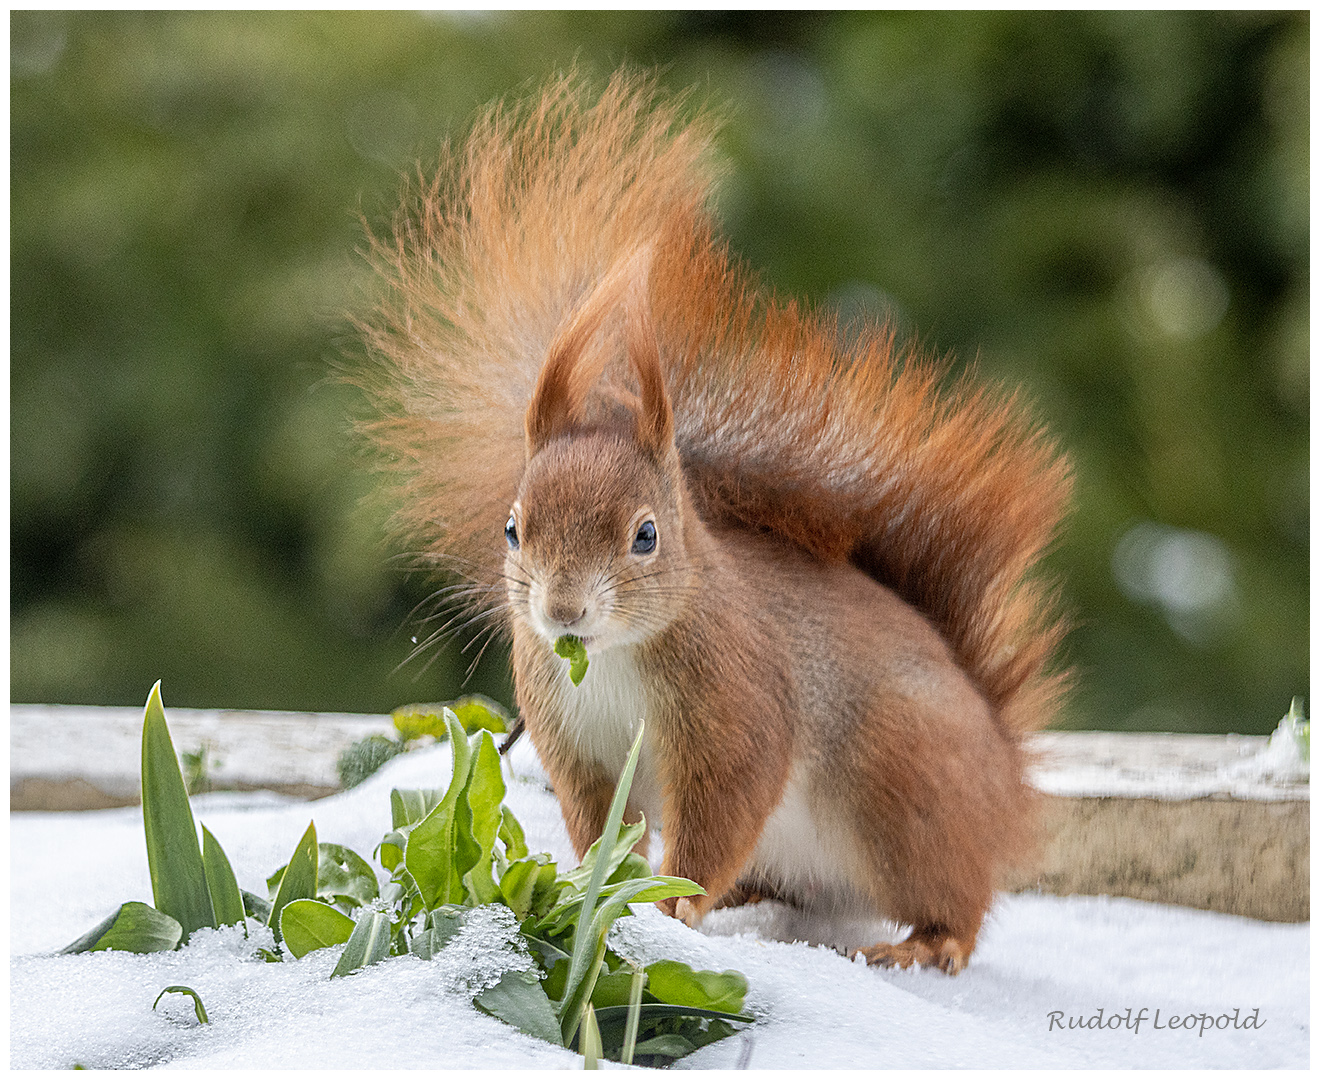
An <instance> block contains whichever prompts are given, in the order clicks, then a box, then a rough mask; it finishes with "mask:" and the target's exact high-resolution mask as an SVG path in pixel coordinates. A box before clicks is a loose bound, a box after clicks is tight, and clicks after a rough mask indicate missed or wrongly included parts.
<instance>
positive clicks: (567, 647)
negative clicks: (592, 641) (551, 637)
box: [555, 634, 587, 686]
mask: <svg viewBox="0 0 1320 1080" xmlns="http://www.w3.org/2000/svg"><path fill="white" fill-rule="evenodd" d="M555 655H557V656H562V657H563V658H564V659H565V660H567V661H568V677H569V678H570V679H572V680H573V685H574V686H581V685H582V679H583V676H585V675H586V673H587V647H586V646H585V645H583V644H582V639H581V638H580V637H574V636H573V635H572V634H562V635H561V636H560V637H559V638H558V639H557V640H556V641H555Z"/></svg>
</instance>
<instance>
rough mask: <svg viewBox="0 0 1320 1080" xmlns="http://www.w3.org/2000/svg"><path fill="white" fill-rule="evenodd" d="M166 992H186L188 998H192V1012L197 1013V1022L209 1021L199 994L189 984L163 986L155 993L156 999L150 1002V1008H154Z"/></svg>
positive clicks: (207, 1022)
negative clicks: (162, 988)
mask: <svg viewBox="0 0 1320 1080" xmlns="http://www.w3.org/2000/svg"><path fill="white" fill-rule="evenodd" d="M166 994H187V995H188V996H189V997H190V998H192V999H193V1012H195V1013H196V1014H197V1022H198V1023H199V1024H209V1023H210V1020H209V1019H208V1018H207V1015H206V1006H205V1005H203V1004H202V999H201V996H200V995H199V994H198V993H197V991H196V990H194V989H193V988H192V987H191V986H167V987H165V989H164V990H162V991H161V992H160V993H159V994H157V995H156V1000H155V1001H153V1002H152V1003H151V1007H152V1009H155V1007H156V1006H157V1005H159V1004H160V999H161V998H163V997H164V996H165V995H166Z"/></svg>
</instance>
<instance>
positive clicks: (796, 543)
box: [365, 74, 1070, 974]
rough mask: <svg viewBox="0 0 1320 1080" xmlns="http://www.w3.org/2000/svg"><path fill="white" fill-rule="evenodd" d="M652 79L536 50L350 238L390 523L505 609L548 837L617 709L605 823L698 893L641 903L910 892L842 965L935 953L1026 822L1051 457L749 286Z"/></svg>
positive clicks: (1054, 456)
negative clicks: (533, 59) (543, 59)
mask: <svg viewBox="0 0 1320 1080" xmlns="http://www.w3.org/2000/svg"><path fill="white" fill-rule="evenodd" d="M686 111H687V107H686V102H685V101H684V100H683V99H672V98H667V97H665V96H664V95H663V94H661V93H660V92H658V91H657V90H656V88H655V85H654V82H653V81H652V80H650V79H648V78H646V77H643V76H637V75H625V74H620V75H616V76H615V77H614V78H613V79H612V80H611V81H610V82H609V84H608V86H607V87H606V88H605V89H604V90H603V92H600V93H597V94H595V95H593V94H592V93H591V92H590V90H589V89H588V88H587V87H586V86H584V84H583V82H582V81H581V80H579V79H578V78H576V77H574V76H571V75H570V76H565V77H562V78H560V79H558V80H556V81H554V82H552V83H551V84H550V85H549V86H548V87H547V88H546V89H545V90H544V91H543V92H542V93H541V94H540V95H538V96H535V97H533V98H531V99H529V100H527V101H524V102H521V103H515V104H513V105H496V106H493V107H492V108H491V109H489V110H488V111H487V112H486V113H485V114H484V115H483V116H482V117H481V118H479V119H478V121H477V123H476V125H475V127H474V129H473V131H472V133H471V135H470V136H469V137H468V138H467V140H466V141H465V142H464V143H463V144H462V145H460V146H459V147H458V148H456V149H455V148H450V149H449V150H448V151H447V157H446V161H445V163H444V164H443V165H442V168H441V169H440V171H439V173H438V174H437V178H436V179H435V180H434V181H432V182H430V183H428V184H424V185H422V187H421V188H420V189H419V190H416V191H414V193H413V195H412V196H411V197H410V198H409V199H408V200H406V201H405V209H404V211H402V212H401V214H400V216H399V218H398V220H397V222H396V227H395V230H394V232H393V235H392V236H391V237H390V238H388V239H379V238H377V239H376V240H375V243H374V252H375V255H376V261H377V265H378V266H379V268H380V269H381V270H382V272H383V273H384V274H385V276H386V278H387V282H388V288H387V290H386V291H385V298H384V300H382V301H381V303H380V305H379V308H378V310H377V312H376V315H375V317H374V318H373V319H371V320H370V321H369V322H368V323H367V324H366V326H365V329H366V331H367V338H368V342H369V344H370V346H371V349H372V353H373V355H374V356H375V357H377V358H378V360H379V361H380V363H379V364H378V365H377V367H376V369H375V370H376V376H375V377H374V379H373V380H372V386H371V389H373V390H374V393H375V400H376V403H377V405H378V406H379V408H380V410H381V411H380V418H379V419H377V420H376V421H374V422H372V423H371V424H370V425H368V427H369V430H370V433H371V435H372V436H373V437H374V438H375V440H376V441H377V444H378V445H379V446H380V447H381V448H382V449H383V450H384V452H385V455H386V457H387V459H388V461H389V462H390V463H391V464H392V466H393V468H394V471H395V473H396V475H397V478H398V484H397V487H398V490H399V493H400V496H401V497H400V499H399V509H398V511H397V514H396V518H395V525H396V527H397V531H398V532H399V534H400V535H401V536H403V537H405V538H407V539H409V540H410V541H411V542H412V543H413V544H414V546H415V547H416V548H417V549H419V550H421V551H424V552H427V553H429V554H431V555H433V556H434V557H435V561H436V562H437V563H438V564H443V565H446V566H447V567H448V568H450V569H451V570H452V571H455V572H457V573H458V574H459V575H460V576H461V577H462V578H463V580H464V582H465V584H464V585H463V586H462V588H461V589H460V592H459V595H460V598H461V599H462V600H463V602H464V604H465V605H466V609H467V610H469V611H470V612H471V613H472V614H473V616H474V617H485V618H488V619H489V620H491V622H492V624H493V625H494V626H496V627H498V628H500V629H502V630H505V631H507V632H509V633H510V634H511V636H512V655H513V669H514V684H515V689H516V697H517V704H518V709H519V713H520V719H521V722H522V723H523V724H525V729H526V732H527V734H528V735H529V736H530V738H531V741H532V742H533V744H534V745H535V748H536V750H537V753H538V754H539V756H540V758H541V760H542V762H543V763H544V765H545V768H546V770H547V772H548V773H549V776H550V779H551V782H552V784H553V787H554V791H555V794H556V796H557V797H558V799H559V802H560V805H561V807H562V809H563V814H564V821H565V823H566V825H567V828H568V833H569V836H570V838H571V840H572V842H573V846H574V848H575V849H576V850H577V852H578V855H579V856H581V855H582V854H583V853H584V852H585V851H586V849H587V848H588V846H589V845H590V844H591V843H592V841H593V840H595V838H596V837H597V836H598V835H599V833H600V831H601V829H602V827H603V825H604V823H605V816H606V811H607V808H608V806H609V804H610V801H611V798H612V795H613V790H614V785H615V782H616V780H617V778H618V776H619V772H620V770H621V767H622V765H623V763H624V760H625V758H626V755H627V752H628V749H629V747H630V745H631V743H632V741H633V737H634V733H635V731H636V728H637V723H638V721H639V719H643V718H644V719H645V721H646V728H645V730H646V736H645V742H644V746H643V751H642V756H641V759H640V764H639V767H638V771H637V775H636V778H635V782H634V786H633V788H632V792H631V795H630V798H629V805H628V812H627V820H636V819H637V815H638V814H645V816H646V819H647V821H648V822H650V823H651V824H652V825H657V826H659V827H660V828H661V836H662V838H663V848H664V858H663V867H662V869H663V872H664V873H666V874H672V875H677V876H682V877H687V878H691V879H693V880H695V881H696V882H697V883H698V884H700V885H701V886H702V887H703V888H704V889H705V893H706V894H705V895H704V896H699V897H693V898H685V899H682V900H679V901H677V902H675V901H668V902H665V903H664V904H662V907H664V908H665V910H667V911H668V912H669V913H670V914H674V915H677V916H678V917H680V918H682V919H684V920H685V921H687V922H688V923H689V924H693V925H694V924H696V923H697V922H698V921H699V920H700V919H701V918H702V917H703V915H704V914H705V913H706V912H707V911H708V910H710V908H711V907H712V906H715V905H717V904H729V903H738V902H743V901H746V900H748V899H755V898H756V897H757V896H762V897H765V896H772V897H777V898H780V899H783V900H786V901H788V902H790V903H796V904H799V905H806V906H811V905H825V906H829V907H832V908H835V909H841V910H850V911H856V912H866V913H870V914H873V915H876V916H879V917H883V918H887V919H890V920H893V921H895V922H898V923H901V924H905V925H907V926H910V927H911V932H910V934H909V936H908V937H907V938H906V939H905V940H903V941H901V942H899V943H897V944H890V943H884V942H881V943H877V944H876V945H874V946H872V947H870V948H864V949H861V950H860V952H861V953H862V954H864V955H865V957H866V958H867V960H868V961H869V962H871V963H878V964H883V965H886V966H891V965H897V966H899V967H908V966H910V965H912V964H914V963H916V964H920V965H928V964H933V965H936V966H938V967H940V968H942V969H943V970H945V971H947V972H949V973H950V974H954V973H957V972H958V971H960V970H961V969H962V968H963V967H964V966H965V965H966V963H967V960H968V956H969V955H970V954H971V952H972V950H973V948H974V946H975V943H976V938H977V934H978V932H979V930H980V927H981V923H982V920H983V917H984V915H985V912H986V910H987V908H988V907H989V905H990V902H991V899H992V894H993V890H994V888H995V886H996V881H997V877H998V874H999V872H1000V871H1001V870H1002V869H1003V868H1004V867H1005V866H1006V865H1008V864H1010V863H1011V862H1013V861H1015V860H1017V859H1019V858H1020V857H1021V856H1023V854H1024V853H1025V852H1026V850H1027V849H1028V847H1029V845H1030V842H1031V837H1032V832H1033V798H1032V795H1031V792H1030V790H1029V789H1028V787H1027V785H1026V784H1025V782H1024V779H1023V767H1024V749H1023V746H1022V743H1021V736H1022V734H1023V733H1024V732H1027V731H1030V730H1033V729H1036V728H1038V727H1041V726H1043V725H1044V724H1046V723H1048V722H1049V720H1050V719H1051V717H1052V715H1053V712H1054V710H1055V708H1056V707H1057V702H1058V700H1059V697H1060V693H1061V690H1062V688H1063V686H1064V683H1065V678H1066V676H1065V674H1064V673H1062V672H1059V671H1055V670H1052V656H1053V654H1054V652H1055V651H1056V648H1057V646H1058V645H1059V642H1060V639H1061V637H1062V634H1063V632H1064V631H1063V622H1062V620H1061V619H1060V618H1059V616H1058V615H1057V614H1056V611H1055V606H1056V604H1055V600H1054V594H1053V591H1052V589H1051V588H1050V587H1049V586H1048V585H1047V584H1046V583H1045V582H1043V581H1042V580H1041V579H1040V577H1039V575H1038V573H1037V564H1038V562H1039V559H1040V557H1041V555H1042V553H1043V551H1044V550H1045V549H1046V547H1047V546H1048V545H1049V544H1050V543H1051V541H1052V538H1053V536H1054V534H1055V532H1056V529H1057V527H1058V524H1059V522H1060V519H1061V516H1062V514H1063V513H1064V510H1065V506H1066V503H1067V500H1068V497H1069V490H1070V473H1069V469H1068V465H1067V462H1066V459H1065V458H1064V457H1063V456H1062V454H1060V452H1059V451H1058V450H1057V448H1056V446H1055V444H1054V443H1053V442H1052V441H1051V440H1050V439H1049V438H1048V437H1047V436H1046V434H1045V433H1044V432H1043V431H1042V430H1041V429H1040V427H1039V426H1038V425H1037V424H1036V423H1034V422H1033V421H1031V420H1030V419H1029V418H1028V417H1027V415H1026V412H1025V410H1024V409H1023V407H1022V406H1021V405H1020V404H1018V403H1017V402H1016V400H1015V399H1014V398H1013V397H1012V396H1009V395H1003V394H999V393H997V392H994V391H992V390H991V389H989V388H986V387H982V386H978V385H976V384H974V383H973V382H972V381H971V380H970V378H964V379H963V380H962V381H961V382H958V383H957V384H956V385H954V386H953V387H952V388H951V389H949V388H947V387H942V372H941V370H940V368H939V367H938V366H936V365H934V364H932V363H930V362H928V361H927V360H926V359H924V358H923V357H922V356H921V355H919V354H918V353H917V352H916V351H915V350H913V349H905V348H902V347H900V346H899V345H898V344H897V343H896V342H895V339H894V337H893V335H892V334H891V333H889V332H887V331H886V330H885V329H883V328H874V329H872V330H870V331H868V332H867V333H865V334H863V335H862V336H861V337H860V338H855V339H849V340H848V341H847V342H846V343H845V342H844V340H843V338H842V337H841V336H840V335H839V334H838V333H837V329H836V326H835V324H834V323H833V322H832V321H831V320H830V319H829V318H827V317H825V316H822V315H818V314H813V313H809V312H806V311H803V310H802V309H800V308H799V306H798V305H796V304H795V303H793V302H791V301H788V302H785V301H782V300H780V299H778V298H776V297H774V296H773V295H771V294H770V293H769V292H768V291H767V290H765V289H764V288H762V287H760V286H759V285H758V284H757V282H756V281H755V280H754V279H753V277H752V275H751V274H750V273H749V271H747V270H746V269H745V268H744V267H743V266H742V265H741V264H739V263H738V262H737V260H735V259H734V258H733V257H732V256H731V255H730V253H729V251H728V249H727V246H726V245H725V243H724V242H722V241H721V240H720V239H719V238H718V236H717V234H716V231H715V226H714V224H713V220H712V212H711V206H710V204H711V192H712V188H713V173H714V169H713V166H712V160H711V159H712V149H711V148H712V145H713V141H712V134H711V131H710V126H709V125H708V124H707V123H706V121H704V120H703V119H702V118H700V117H697V118H696V119H683V117H684V114H685V112H686ZM566 634H568V635H573V636H576V637H577V638H579V639H580V640H581V641H582V643H583V645H584V646H585V649H586V653H587V657H588V667H587V671H586V674H585V677H584V678H583V679H582V682H581V684H580V685H575V684H574V683H573V682H572V681H570V678H569V672H568V669H569V665H568V664H567V663H566V662H565V660H564V659H562V658H561V657H560V656H558V655H556V653H555V651H554V645H555V642H556V641H557V640H558V639H559V638H560V637H561V636H563V635H566Z"/></svg>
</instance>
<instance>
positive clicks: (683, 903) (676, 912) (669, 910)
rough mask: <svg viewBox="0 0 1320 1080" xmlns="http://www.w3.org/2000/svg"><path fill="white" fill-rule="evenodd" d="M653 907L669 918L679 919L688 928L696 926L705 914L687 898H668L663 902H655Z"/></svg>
mask: <svg viewBox="0 0 1320 1080" xmlns="http://www.w3.org/2000/svg"><path fill="white" fill-rule="evenodd" d="M655 906H656V907H658V908H659V909H660V910H661V911H663V912H664V913H665V914H666V915H668V916H670V917H671V918H674V919H681V920H682V921H683V922H685V923H687V925H688V926H696V925H697V923H699V922H701V917H702V916H703V915H704V914H705V912H704V911H702V910H701V909H700V908H699V907H697V905H696V904H695V903H693V902H692V898H691V897H688V896H670V897H668V898H667V899H664V900H657V901H656V902H655Z"/></svg>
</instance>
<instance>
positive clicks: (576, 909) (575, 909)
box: [539, 875, 705, 934]
mask: <svg viewBox="0 0 1320 1080" xmlns="http://www.w3.org/2000/svg"><path fill="white" fill-rule="evenodd" d="M621 892H624V893H626V894H627V896H626V898H625V900H624V903H626V904H642V903H646V902H647V901H652V902H654V901H656V900H666V899H668V898H669V897H671V896H702V895H704V893H705V890H704V889H703V888H702V887H701V886H700V885H698V884H697V883H696V882H695V881H689V880H688V879H687V878H680V877H665V876H661V875H656V876H654V877H646V878H628V879H627V880H624V881H616V882H614V883H613V884H610V885H605V886H602V887H601V890H600V894H599V897H598V899H599V900H602V901H603V900H605V899H607V898H610V897H614V896H616V895H617V894H619V893H621ZM584 906H585V897H583V896H580V895H579V896H570V897H569V898H568V899H566V900H561V901H560V902H559V903H558V904H556V905H555V907H554V908H552V909H551V911H550V913H549V914H548V915H546V916H545V918H544V919H542V920H541V922H540V924H539V928H540V929H543V930H545V931H546V932H547V933H549V934H560V933H563V932H564V931H565V930H567V929H568V928H569V927H570V926H572V925H574V924H575V923H576V924H580V922H581V920H582V910H583V908H584ZM616 917H617V916H616Z"/></svg>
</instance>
